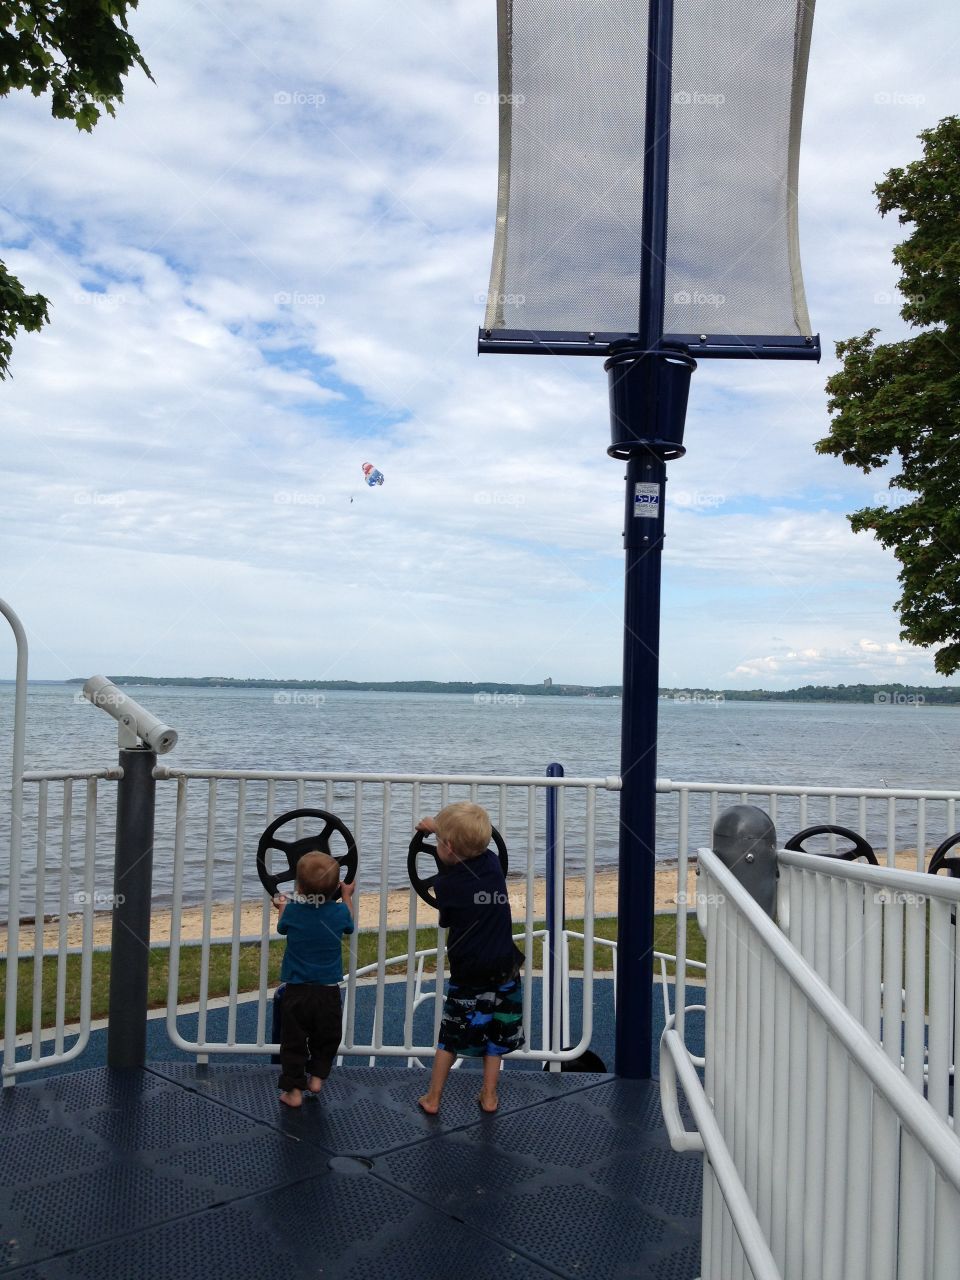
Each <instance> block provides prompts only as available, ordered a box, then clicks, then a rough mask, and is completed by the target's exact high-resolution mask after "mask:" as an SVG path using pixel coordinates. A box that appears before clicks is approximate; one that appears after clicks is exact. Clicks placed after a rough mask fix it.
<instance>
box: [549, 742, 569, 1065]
mask: <svg viewBox="0 0 960 1280" xmlns="http://www.w3.org/2000/svg"><path fill="white" fill-rule="evenodd" d="M547 777H548V778H562V777H563V765H562V764H556V763H554V764H548V765H547ZM556 857H557V788H556V787H547V888H546V893H547V912H546V918H547V937H548V938H549V940H550V962H549V965H548V968H547V973H548V986H547V988H546V990H545V991H544V999H549V1001H550V1015H549V1016H550V1022H549V1026H550V1048H551V1049H554V1048H556V1047H557V1046H558V1045H559V1047H560V1048H561V1049H562V1048H563V1047H564V1044H563V1005H564V1000H565V999H566V995H567V993H566V991H564V990H563V989H562V988H561V989H560V1000H559V1004H558V1002H557V999H556V992H557V989H558V987H557V984H559V983H560V982H561V964H560V961H561V955H560V935H561V933H562V932H563V929H564V926H565V924H566V919H567V901H566V889H567V885H566V875H565V872H564V868H563V867H561V868H560V919H559V920H558V919H557V908H556V877H557V867H556ZM550 1067H551V1070H552V1069H553V1068H554V1067H556V1068H557V1070H559V1068H560V1064H559V1063H551V1064H550Z"/></svg>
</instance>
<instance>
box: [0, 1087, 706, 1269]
mask: <svg viewBox="0 0 960 1280" xmlns="http://www.w3.org/2000/svg"><path fill="white" fill-rule="evenodd" d="M477 1079H478V1077H476V1078H473V1072H471V1071H463V1072H459V1073H457V1074H456V1075H455V1076H453V1077H452V1078H451V1081H450V1084H449V1085H448V1089H447V1096H446V1098H445V1100H444V1109H443V1114H442V1116H440V1117H437V1118H428V1117H426V1116H424V1115H422V1114H421V1113H420V1112H419V1111H418V1109H417V1107H416V1101H415V1100H416V1097H417V1096H418V1093H419V1092H420V1091H421V1087H422V1086H423V1085H424V1083H425V1074H424V1073H422V1072H420V1071H409V1070H406V1069H404V1068H400V1067H373V1068H371V1067H352V1068H350V1069H340V1070H336V1071H335V1072H334V1074H333V1075H332V1076H331V1079H330V1081H329V1083H328V1085H327V1086H326V1088H325V1090H324V1094H323V1096H322V1099H309V1100H306V1101H305V1103H304V1106H303V1108H302V1109H301V1110H300V1111H299V1112H292V1111H287V1110H285V1109H283V1108H281V1107H280V1105H279V1104H278V1101H277V1090H276V1068H274V1067H271V1066H269V1065H266V1064H255V1065H240V1066H237V1065H228V1066H222V1065H215V1066H210V1067H196V1066H194V1065H192V1064H188V1063H176V1062H158V1063H156V1064H153V1065H150V1066H148V1067H147V1068H146V1069H143V1070H140V1069H131V1070H127V1071H116V1070H111V1069H109V1068H106V1067H96V1068H92V1069H89V1070H86V1071H77V1072H73V1073H72V1074H65V1075H59V1076H48V1077H46V1078H45V1079H42V1080H36V1081H33V1082H31V1083H22V1084H18V1085H17V1086H16V1087H15V1088H13V1089H9V1090H6V1091H5V1092H4V1094H3V1096H2V1097H0V1135H2V1146H3V1150H4V1159H3V1161H2V1162H0V1169H2V1173H0V1183H2V1187H0V1205H2V1210H0V1221H2V1233H0V1272H2V1274H4V1275H15V1276H19V1277H22V1280H74V1278H75V1277H84V1278H85V1280H98V1278H101V1277H102V1278H103V1280H117V1278H119V1277H128V1276H129V1277H133V1276H137V1277H145V1278H148V1280H174V1278H175V1280H188V1278H189V1277H192V1276H203V1277H204V1280H228V1278H229V1280H238V1278H239V1277H243V1276H256V1277H257V1278H258V1280H271V1278H272V1277H277V1280H297V1278H299V1277H304V1278H306V1277H318V1276H324V1277H334V1278H336V1280H376V1278H377V1277H380V1276H383V1277H390V1280H405V1278H407V1277H409V1278H410V1280H450V1278H451V1277H454V1276H456V1277H457V1278H458V1280H490V1277H492V1276H503V1277H510V1278H517V1280H519V1278H520V1277H530V1278H531V1280H533V1278H534V1277H547V1276H562V1277H578V1278H581V1280H583V1278H589V1277H597V1278H598V1280H599V1278H600V1277H603V1280H610V1278H611V1277H619V1276H624V1277H626V1276H630V1277H645V1278H649V1280H694V1277H696V1276H698V1275H699V1272H700V1264H699V1257H700V1192H701V1180H702V1158H701V1157H699V1156H694V1155H678V1154H676V1153H674V1152H673V1151H672V1150H671V1148H670V1145H669V1142H668V1140H667V1136H666V1133H665V1131H664V1129H663V1123H662V1119H661V1115H660V1102H659V1091H658V1086H657V1083H656V1081H628V1080H622V1079H618V1078H615V1077H613V1076H609V1075H585V1074H576V1073H559V1074H554V1073H543V1072H533V1071H524V1072H516V1073H511V1074H510V1075H509V1076H505V1078H504V1084H503V1086H502V1091H501V1109H500V1111H499V1113H498V1114H497V1115H496V1116H486V1115H483V1114H482V1113H481V1112H480V1110H479V1107H478V1106H477V1103H476V1100H475V1098H476V1080H477Z"/></svg>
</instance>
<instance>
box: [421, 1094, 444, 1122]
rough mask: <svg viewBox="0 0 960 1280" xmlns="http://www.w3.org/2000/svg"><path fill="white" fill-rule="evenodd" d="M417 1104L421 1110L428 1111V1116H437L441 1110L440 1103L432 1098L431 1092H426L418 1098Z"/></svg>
mask: <svg viewBox="0 0 960 1280" xmlns="http://www.w3.org/2000/svg"><path fill="white" fill-rule="evenodd" d="M417 1106H418V1107H419V1108H420V1110H421V1111H424V1112H426V1114H427V1115H428V1116H435V1115H436V1114H437V1112H438V1111H439V1110H440V1103H439V1102H438V1101H435V1100H434V1099H433V1098H431V1097H430V1095H429V1093H425V1094H424V1095H423V1097H422V1098H418V1099H417Z"/></svg>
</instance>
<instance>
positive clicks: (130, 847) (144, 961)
mask: <svg viewBox="0 0 960 1280" xmlns="http://www.w3.org/2000/svg"><path fill="white" fill-rule="evenodd" d="M156 763H157V756H156V752H154V751H151V750H150V749H149V747H121V749H120V767H121V769H123V777H122V778H121V780H120V782H119V783H118V785H117V843H116V862H115V865H114V873H113V932H112V937H111V953H110V1023H109V1028H108V1031H107V1065H108V1066H110V1067H142V1066H143V1065H144V1063H145V1062H146V1057H147V995H148V984H149V978H150V905H151V899H152V895H153V820H154V809H155V800H156V786H157V784H156V780H155V778H154V776H153V770H154V768H155V767H156Z"/></svg>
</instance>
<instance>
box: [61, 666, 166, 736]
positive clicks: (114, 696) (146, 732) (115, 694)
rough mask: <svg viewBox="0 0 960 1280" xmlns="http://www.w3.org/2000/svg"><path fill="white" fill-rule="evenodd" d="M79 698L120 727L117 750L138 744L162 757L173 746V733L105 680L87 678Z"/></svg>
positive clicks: (93, 677) (102, 677)
mask: <svg viewBox="0 0 960 1280" xmlns="http://www.w3.org/2000/svg"><path fill="white" fill-rule="evenodd" d="M83 696H84V697H85V698H86V699H87V701H88V702H92V703H93V705H94V706H95V707H100V709H101V710H102V711H106V713H107V714H108V715H111V716H113V718H114V720H116V721H117V723H118V724H119V725H120V730H119V738H120V746H121V747H135V746H137V744H138V742H142V743H143V745H144V746H145V747H149V748H150V750H151V751H155V752H156V753H157V755H165V754H166V752H168V751H172V750H173V748H174V747H175V746H176V745H177V731H176V729H171V728H170V726H169V725H165V724H163V723H162V721H160V720H158V719H157V717H156V716H154V715H151V714H150V712H149V711H147V710H146V708H145V707H141V705H140V703H139V702H135V701H134V699H133V698H130V697H128V696H127V694H125V693H124V692H123V690H122V689H118V688H117V686H116V685H115V684H114V683H113V682H112V681H110V680H108V679H107V677H106V676H91V677H90V679H89V680H88V681H87V682H86V684H85V685H84V686H83Z"/></svg>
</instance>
